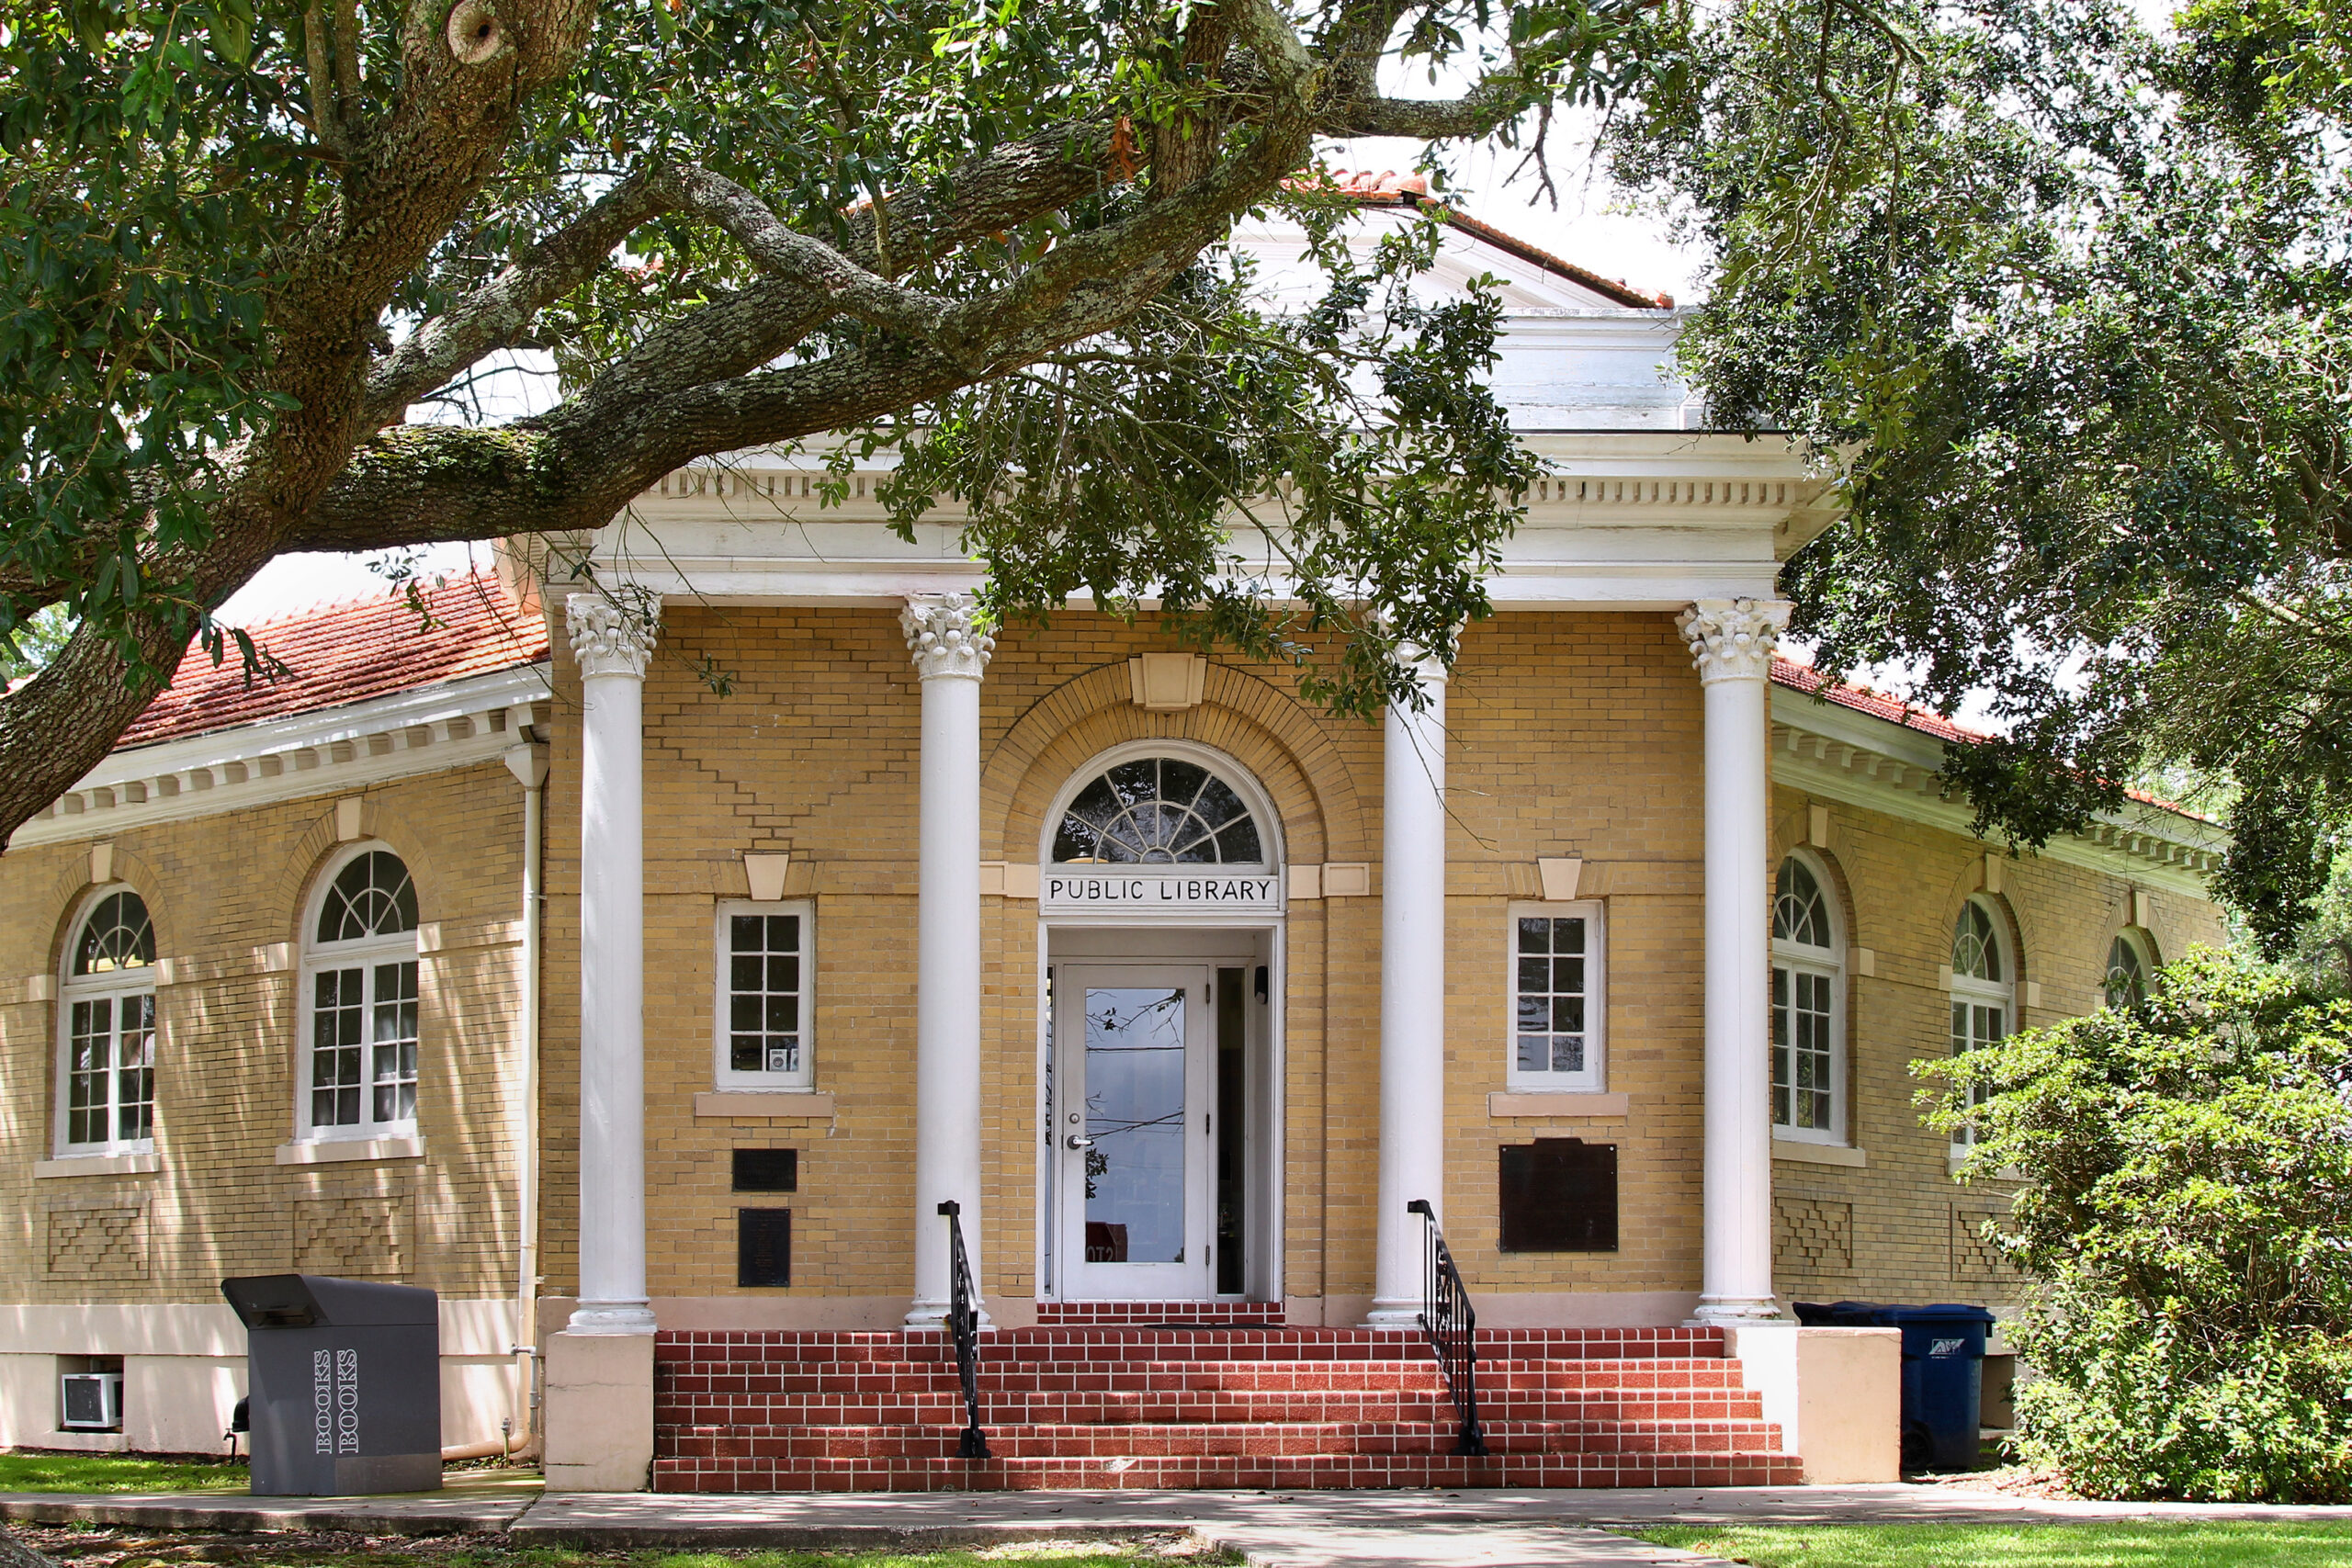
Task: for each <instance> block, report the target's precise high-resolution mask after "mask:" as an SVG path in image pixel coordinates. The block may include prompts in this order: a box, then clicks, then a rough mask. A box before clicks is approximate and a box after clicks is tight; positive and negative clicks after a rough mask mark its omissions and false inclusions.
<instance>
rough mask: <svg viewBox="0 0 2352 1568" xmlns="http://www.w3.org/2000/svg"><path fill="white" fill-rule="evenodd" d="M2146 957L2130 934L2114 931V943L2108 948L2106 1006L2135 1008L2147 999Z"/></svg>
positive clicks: (2147, 965)
mask: <svg viewBox="0 0 2352 1568" xmlns="http://www.w3.org/2000/svg"><path fill="white" fill-rule="evenodd" d="M2149 968H2150V964H2149V963H2148V958H2147V954H2145V953H2143V952H2141V951H2140V942H2139V939H2138V938H2137V937H2134V936H2133V935H2132V934H2131V932H2130V931H2117V932H2116V933H2115V940H2114V941H2113V942H2109V943H2108V947H2107V981H2106V985H2105V987H2104V989H2105V990H2106V992H2107V1005H2108V1006H2109V1007H2111V1008H2116V1009H2119V1010H2120V1009H2123V1008H2134V1007H2138V1006H2139V1005H2140V1004H2141V1003H2143V1002H2144V1001H2146V1000H2147V999H2148V970H2149Z"/></svg>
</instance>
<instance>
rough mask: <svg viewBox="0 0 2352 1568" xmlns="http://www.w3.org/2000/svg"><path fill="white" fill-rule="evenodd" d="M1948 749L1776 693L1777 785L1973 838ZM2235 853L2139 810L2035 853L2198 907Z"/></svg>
mask: <svg viewBox="0 0 2352 1568" xmlns="http://www.w3.org/2000/svg"><path fill="white" fill-rule="evenodd" d="M1943 758H1944V743H1943V742H1942V741H1941V740H1940V739H1938V738H1936V737H1935V736H1932V735H1927V734H1923V733H1921V732H1920V731H1918V730H1916V729H1913V728H1909V727H1907V726H1905V725H1900V724H1896V723H1894V721H1893V720H1891V719H1883V718H1880V717H1877V716H1875V715H1871V714H1866V713H1861V712H1858V711H1857V710H1855V709H1853V708H1849V707H1841V706H1839V705H1837V704H1835V703H1825V702H1822V701H1820V700H1818V699H1816V698H1815V697H1811V696H1808V695H1806V694H1804V693H1802V692H1796V691H1792V690H1790V689H1789V688H1788V687H1785V686H1774V687H1773V688H1772V782H1773V783H1775V784H1785V785H1787V786H1788V787H1789V788H1791V789H1801V790H1804V791H1805V792H1806V793H1807V794H1809V795H1821V796H1824V797H1826V798H1827V799H1831V800H1837V801H1842V802H1844V803H1845V804H1846V805H1848V806H1853V807H1860V808H1861V809H1863V810H1866V811H1879V812H1883V813H1885V814H1886V815H1887V816H1890V817H1894V818H1901V819H1902V820H1905V821H1908V822H1917V823H1921V824H1923V825H1925V826H1927V827H1930V828H1935V829H1939V830H1940V831H1943V832H1948V833H1966V832H1967V831H1968V830H1969V826H1970V824H1971V822H1973V820H1974V817H1975V813H1974V812H1973V811H1972V810H1971V809H1970V808H1969V807H1967V806H1966V805H1965V804H1963V803H1962V802H1959V801H1951V800H1946V799H1944V798H1943V793H1942V787H1941V785H1940V784H1939V782H1938V778H1937V773H1938V770H1939V769H1940V768H1941V767H1942V766H1943ZM2229 847H2230V840H2229V835H2228V833H2227V832H2225V831H2224V830H2223V829H2221V828H2220V827H2217V826H2216V825H2214V824H2213V823H2211V822H2207V821H2203V820H2201V819H2199V818H2194V817H2189V816H2187V815H2185V814H2183V813H2181V812H2177V811H2167V810H2165V809H2164V808H2163V807H2154V806H2143V805H2140V804H2137V803H2134V804H2132V805H2131V806H2128V807H2125V808H2124V809H2123V810H2121V811H2117V812H2102V813H2101V814H2100V815H2099V817H2098V820H2096V821H2095V822H2093V823H2092V825H2091V826H2090V827H2089V828H2088V829H2086V830H2085V831H2083V832H2081V833H2067V834H2061V835H2058V836H2056V837H2053V838H2052V840H2050V841H2049V842H2048V843H2046V844H2044V845H2042V846H2041V850H2040V851H2038V853H2040V854H2041V855H2043V856H2045V857H2046V858H2048V859H2050V860H2053V861H2057V862H2059V863H2062V864H2066V865H2075V866H2082V867H2084V868H2086V869H2088V870H2093V871H2098V872H2103V873H2105V874H2108V875H2109V876H2115V877H2120V878H2121V879H2123V880H2125V881H2127V882H2139V883H2143V884H2146V885H2147V886H2153V887H2162V888H2165V889H2166V890H2168V891H2171V892H2175V893H2184V894H2188V895H2189V896H2191V897H2199V898H2202V897H2208V896H2209V895H2208V891H2207V888H2206V879H2207V878H2208V877H2209V876H2211V874H2212V873H2213V870H2214V868H2215V867H2216V866H2218V865H2219V864H2220V863H2221V859H2222V855H2223V854H2225V853H2226V852H2228V850H2229Z"/></svg>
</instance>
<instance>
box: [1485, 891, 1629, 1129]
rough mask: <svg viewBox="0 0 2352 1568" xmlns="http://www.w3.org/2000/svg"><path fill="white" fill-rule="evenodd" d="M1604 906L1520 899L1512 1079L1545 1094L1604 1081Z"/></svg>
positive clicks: (1515, 916) (1514, 919)
mask: <svg viewBox="0 0 2352 1568" xmlns="http://www.w3.org/2000/svg"><path fill="white" fill-rule="evenodd" d="M1602 934H1603V925H1602V919H1601V906H1600V904H1599V903H1597V902H1580V903H1573V904H1514V905H1513V906H1511V910H1510V1042H1509V1044H1508V1045H1507V1047H1506V1049H1507V1050H1508V1051H1509V1053H1510V1055H1509V1057H1508V1061H1509V1064H1510V1071H1509V1074H1508V1075H1507V1080H1506V1081H1507V1082H1508V1083H1509V1084H1510V1087H1511V1088H1512V1089H1521V1090H1528V1091H1533V1092H1541V1091H1544V1090H1547V1089H1548V1090H1555V1091H1561V1090H1566V1091H1584V1090H1597V1089H1601V1088H1602V1087H1603V1085H1604V1072H1603V1068H1604V1062H1603V1050H1604V1046H1605V1043H1606V1040H1607V1027H1606V1026H1607V1020H1606V1018H1605V1017H1604V1013H1605V1011H1606V1003H1607V998H1608V991H1607V989H1606V987H1605V986H1604V983H1603V981H1604V976H1605V974H1606V971H1607V953H1606V950H1605V944H1604V942H1603V941H1602Z"/></svg>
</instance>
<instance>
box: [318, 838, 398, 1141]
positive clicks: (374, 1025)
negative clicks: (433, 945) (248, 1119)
mask: <svg viewBox="0 0 2352 1568" xmlns="http://www.w3.org/2000/svg"><path fill="white" fill-rule="evenodd" d="M310 931H311V945H310V947H309V949H308V951H307V952H306V953H304V954H303V966H302V967H303V978H304V986H303V992H304V996H305V998H306V999H307V1000H308V1002H309V1004H310V1006H309V1011H308V1017H307V1020H306V1033H307V1036H308V1038H307V1040H306V1043H305V1045H306V1048H305V1049H304V1051H303V1053H302V1057H303V1062H302V1091H301V1108H300V1119H301V1122H302V1129H303V1132H304V1133H305V1134H307V1135H309V1136H311V1137H316V1138H374V1137H384V1136H389V1135H398V1134H409V1133H413V1132H414V1131H415V1128H416V1085H417V1005H416V1004H417V997H416V953H417V945H416V943H417V918H416V887H415V885H414V884H413V882H411V881H410V880H409V874H408V867H407V866H406V865H404V864H403V863H401V858H400V857H399V856H398V855H396V854H393V853H392V852H390V851H389V850H383V849H376V848H362V849H360V850H357V851H356V852H353V853H352V854H351V857H350V858H349V859H348V860H347V861H345V863H343V864H342V865H341V866H339V867H337V868H336V869H335V870H334V873H333V874H331V875H330V876H328V877H327V878H326V881H325V886H323V887H322V889H321V890H320V893H319V897H318V911H317V915H316V917H315V918H314V919H312V920H311V923H310Z"/></svg>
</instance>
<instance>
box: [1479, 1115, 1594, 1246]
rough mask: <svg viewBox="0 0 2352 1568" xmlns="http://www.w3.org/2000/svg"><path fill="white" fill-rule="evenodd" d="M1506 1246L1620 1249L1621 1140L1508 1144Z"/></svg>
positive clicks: (1504, 1166)
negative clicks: (1618, 1152)
mask: <svg viewBox="0 0 2352 1568" xmlns="http://www.w3.org/2000/svg"><path fill="white" fill-rule="evenodd" d="M1499 1153H1500V1155H1501V1156H1502V1157H1501V1174H1502V1202H1501V1211H1502V1222H1503V1224H1502V1249H1503V1250H1504V1251H1505V1252H1614V1251H1616V1250H1617V1145H1614V1144H1588V1143H1586V1142H1584V1140H1582V1139H1581V1138H1538V1139H1536V1140H1535V1141H1534V1142H1533V1143H1532V1144H1505V1145H1503V1146H1502V1148H1501V1150H1500V1151H1499Z"/></svg>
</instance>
